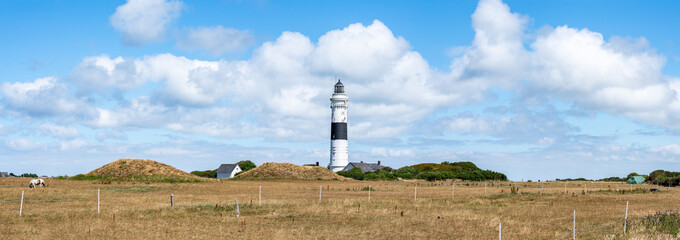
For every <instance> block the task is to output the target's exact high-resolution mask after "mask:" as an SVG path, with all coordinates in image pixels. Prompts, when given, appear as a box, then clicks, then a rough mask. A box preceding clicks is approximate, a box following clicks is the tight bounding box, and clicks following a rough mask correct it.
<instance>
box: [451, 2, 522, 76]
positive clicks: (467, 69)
mask: <svg viewBox="0 0 680 240" xmlns="http://www.w3.org/2000/svg"><path fill="white" fill-rule="evenodd" d="M527 22H528V19H527V17H525V16H522V15H520V14H518V13H512V12H510V8H509V7H508V5H506V4H504V3H503V2H501V1H500V0H482V1H480V2H479V4H478V5H477V9H476V10H475V12H474V13H473V14H472V27H473V28H474V30H475V38H474V40H473V41H472V45H471V46H470V47H468V48H467V51H466V52H465V54H464V55H463V56H462V57H460V58H457V59H455V60H454V61H453V62H452V64H451V69H452V74H453V75H454V76H456V77H461V78H463V79H484V80H485V81H487V82H490V83H495V84H502V85H503V86H508V85H509V84H512V82H513V80H515V78H516V77H518V76H521V75H522V74H523V73H524V69H525V67H526V66H525V65H526V61H527V52H526V50H525V49H524V46H523V42H522V38H523V35H524V33H523V32H524V29H525V27H526V23H527Z"/></svg>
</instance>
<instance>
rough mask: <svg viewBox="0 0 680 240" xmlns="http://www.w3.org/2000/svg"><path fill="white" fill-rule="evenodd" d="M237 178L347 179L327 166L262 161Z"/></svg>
mask: <svg viewBox="0 0 680 240" xmlns="http://www.w3.org/2000/svg"><path fill="white" fill-rule="evenodd" d="M236 178H237V179H262V180H266V179H289V180H349V178H346V177H343V176H340V175H338V174H336V173H334V172H333V171H331V170H328V168H325V167H320V166H299V165H295V164H292V163H272V162H268V163H263V164H262V165H260V166H258V167H256V168H253V169H250V170H248V171H246V172H244V173H242V174H239V175H238V176H236Z"/></svg>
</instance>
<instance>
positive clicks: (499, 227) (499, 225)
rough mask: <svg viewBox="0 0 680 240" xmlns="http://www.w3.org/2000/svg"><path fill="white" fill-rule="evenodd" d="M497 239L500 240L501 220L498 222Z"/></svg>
mask: <svg viewBox="0 0 680 240" xmlns="http://www.w3.org/2000/svg"><path fill="white" fill-rule="evenodd" d="M498 240H501V222H498Z"/></svg>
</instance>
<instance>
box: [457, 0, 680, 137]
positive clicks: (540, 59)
mask: <svg viewBox="0 0 680 240" xmlns="http://www.w3.org/2000/svg"><path fill="white" fill-rule="evenodd" d="M527 19H528V18H527V17H525V16H522V15H519V14H517V13H512V12H511V11H510V8H509V7H508V6H507V5H506V4H504V3H502V2H501V1H500V0H482V1H480V2H479V5H478V7H477V9H476V11H475V13H474V14H473V15H472V22H473V28H474V30H475V39H474V40H473V42H472V45H471V46H470V47H468V48H464V49H465V52H464V54H463V56H462V57H459V58H457V59H454V60H453V62H452V64H451V76H453V77H454V78H460V80H462V81H461V82H470V81H474V82H476V83H477V84H476V85H477V86H478V87H479V88H481V89H483V90H484V89H487V88H488V87H492V86H501V87H504V88H506V89H510V90H516V89H522V90H524V91H522V92H520V93H521V94H527V95H528V96H531V97H534V98H538V99H557V100H561V101H566V102H573V103H575V104H576V106H577V107H580V108H584V109H589V110H595V111H606V112H609V113H613V114H619V115H623V116H626V117H629V118H632V119H635V120H641V121H645V122H648V123H651V124H655V125H659V126H663V127H666V128H669V129H678V128H679V127H678V126H677V124H675V122H677V121H678V120H680V117H678V116H680V99H679V98H678V96H677V95H678V94H677V93H678V90H679V89H678V88H677V87H675V86H676V85H677V84H676V83H675V80H673V79H672V78H669V77H665V76H663V74H662V72H661V70H662V68H663V66H664V64H665V57H663V56H661V55H659V54H657V53H656V52H655V51H654V49H651V48H650V47H649V43H648V41H647V40H646V39H645V38H637V39H635V38H623V37H617V36H614V37H611V38H610V39H609V40H608V41H607V40H605V39H604V37H603V36H602V34H600V33H598V32H594V31H591V30H588V29H574V28H570V27H568V26H566V25H565V26H559V27H557V28H544V29H543V30H542V31H540V32H539V33H538V34H536V35H535V36H533V37H530V36H528V35H525V34H524V30H525V28H526V25H527V22H528V21H527ZM525 42H527V43H529V44H527V45H530V46H531V48H530V49H526V48H525V47H524V45H525V44H524V43H525ZM520 83H526V84H520ZM523 88H526V89H523ZM473 89H475V88H473ZM537 102H540V101H537ZM461 121H462V120H461ZM459 123H463V122H459Z"/></svg>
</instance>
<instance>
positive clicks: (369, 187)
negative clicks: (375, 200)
mask: <svg viewBox="0 0 680 240" xmlns="http://www.w3.org/2000/svg"><path fill="white" fill-rule="evenodd" d="M368 201H369V202H370V201H371V185H368Z"/></svg>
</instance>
